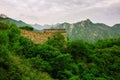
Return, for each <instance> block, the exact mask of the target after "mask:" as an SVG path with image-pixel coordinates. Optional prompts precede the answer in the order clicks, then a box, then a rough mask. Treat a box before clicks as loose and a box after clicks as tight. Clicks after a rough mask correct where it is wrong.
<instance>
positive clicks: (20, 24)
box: [0, 14, 30, 27]
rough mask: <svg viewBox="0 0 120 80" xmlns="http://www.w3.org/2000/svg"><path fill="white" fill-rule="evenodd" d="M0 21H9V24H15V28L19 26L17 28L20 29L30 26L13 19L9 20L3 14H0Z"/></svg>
mask: <svg viewBox="0 0 120 80" xmlns="http://www.w3.org/2000/svg"><path fill="white" fill-rule="evenodd" d="M0 20H7V21H9V22H10V23H15V24H17V26H19V27H22V26H30V25H29V24H27V23H25V22H23V21H21V20H15V19H12V18H9V17H7V16H6V15H4V14H0Z"/></svg>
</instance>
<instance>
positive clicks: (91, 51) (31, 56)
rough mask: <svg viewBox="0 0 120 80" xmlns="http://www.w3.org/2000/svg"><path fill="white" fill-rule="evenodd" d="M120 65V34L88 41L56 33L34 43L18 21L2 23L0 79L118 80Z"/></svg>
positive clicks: (0, 24)
mask: <svg viewBox="0 0 120 80" xmlns="http://www.w3.org/2000/svg"><path fill="white" fill-rule="evenodd" d="M4 25H6V24H4ZM119 66H120V38H119V39H106V40H99V41H98V42H96V43H94V44H89V43H86V42H84V41H73V42H69V41H65V40H64V37H63V36H62V35H61V34H60V33H55V34H54V36H53V37H52V38H50V39H49V40H48V41H47V42H46V43H44V44H34V43H33V42H32V41H31V40H29V39H27V38H25V37H23V36H21V35H20V31H19V28H18V27H17V26H16V25H15V24H7V25H6V26H3V23H0V80H119V79H120V67H119Z"/></svg>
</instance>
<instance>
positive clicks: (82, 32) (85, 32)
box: [55, 19, 120, 42]
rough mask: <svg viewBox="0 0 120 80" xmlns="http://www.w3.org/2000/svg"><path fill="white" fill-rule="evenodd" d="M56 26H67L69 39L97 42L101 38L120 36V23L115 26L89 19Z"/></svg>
mask: <svg viewBox="0 0 120 80" xmlns="http://www.w3.org/2000/svg"><path fill="white" fill-rule="evenodd" d="M55 28H59V29H61V28H66V30H67V35H68V38H69V40H83V41H85V42H96V41H97V40H99V39H107V38H118V37H120V32H119V31H120V24H117V25H114V26H113V27H111V26H108V25H106V24H103V23H93V22H92V21H90V20H89V19H87V20H84V21H81V22H77V23H73V24H70V23H62V24H59V25H57V26H56V27H55Z"/></svg>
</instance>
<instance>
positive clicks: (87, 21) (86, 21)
mask: <svg viewBox="0 0 120 80" xmlns="http://www.w3.org/2000/svg"><path fill="white" fill-rule="evenodd" d="M81 22H83V23H92V21H91V20H90V19H86V20H83V21H81Z"/></svg>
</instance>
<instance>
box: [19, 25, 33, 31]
mask: <svg viewBox="0 0 120 80" xmlns="http://www.w3.org/2000/svg"><path fill="white" fill-rule="evenodd" d="M20 29H25V30H28V31H33V30H34V28H33V27H31V26H22V27H20Z"/></svg>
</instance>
